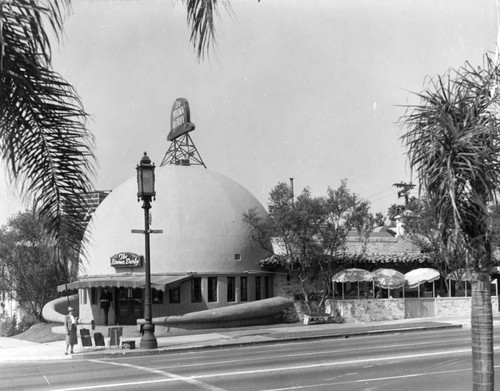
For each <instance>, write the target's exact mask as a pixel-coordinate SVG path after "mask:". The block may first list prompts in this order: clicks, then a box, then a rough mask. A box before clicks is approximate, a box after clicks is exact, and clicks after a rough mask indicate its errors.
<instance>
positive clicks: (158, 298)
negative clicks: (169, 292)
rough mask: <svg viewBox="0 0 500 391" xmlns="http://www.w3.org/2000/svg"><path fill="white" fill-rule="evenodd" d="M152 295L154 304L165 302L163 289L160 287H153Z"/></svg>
mask: <svg viewBox="0 0 500 391" xmlns="http://www.w3.org/2000/svg"><path fill="white" fill-rule="evenodd" d="M151 297H152V299H153V300H152V301H153V304H163V291H161V290H159V289H155V288H153V289H151Z"/></svg>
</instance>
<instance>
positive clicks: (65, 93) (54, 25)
mask: <svg viewBox="0 0 500 391" xmlns="http://www.w3.org/2000/svg"><path fill="white" fill-rule="evenodd" d="M70 3H71V1H70V0H0V78H1V79H0V83H1V89H0V153H1V156H2V159H3V161H4V162H5V163H6V166H7V170H8V173H9V174H10V177H11V179H12V180H13V181H14V180H15V181H17V182H18V184H19V185H20V191H21V194H22V195H23V197H24V199H25V200H28V201H31V202H32V203H34V204H36V205H37V206H38V208H37V209H38V212H39V215H40V217H41V218H42V219H43V221H44V222H45V228H46V230H47V232H48V233H49V235H50V236H51V238H52V239H53V240H55V242H56V243H57V248H58V251H57V254H74V253H75V252H74V251H79V246H80V243H81V238H82V230H83V227H82V219H81V213H80V212H79V211H81V210H82V209H85V205H84V203H85V198H84V196H83V194H84V193H86V192H87V191H89V190H90V189H91V187H92V178H93V176H94V173H95V158H94V140H93V136H92V134H91V133H90V132H89V130H88V129H87V127H86V117H87V114H86V113H85V111H84V109H83V105H82V102H81V101H80V99H79V97H78V94H77V92H76V91H75V89H74V88H73V87H72V86H71V85H70V84H69V83H68V82H67V81H66V80H64V78H63V77H62V76H61V75H59V74H58V73H57V72H54V71H53V69H52V67H51V42H50V40H49V35H50V34H53V35H54V36H55V39H56V40H58V39H59V37H60V35H61V33H62V32H63V22H64V19H65V18H66V16H67V15H68V13H69V11H70ZM184 4H185V5H186V8H187V15H188V23H189V25H190V27H191V31H192V32H191V42H192V44H193V45H194V47H195V48H196V53H197V56H198V58H201V57H203V56H204V53H206V52H207V51H208V50H209V48H210V46H211V43H212V42H213V41H214V24H213V16H214V13H215V12H216V10H217V0H184ZM46 26H49V27H48V28H46ZM82 207H83V208H82ZM58 258H60V257H58ZM63 258H64V256H63Z"/></svg>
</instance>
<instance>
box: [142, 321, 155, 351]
mask: <svg viewBox="0 0 500 391" xmlns="http://www.w3.org/2000/svg"><path fill="white" fill-rule="evenodd" d="M147 326H149V325H144V334H143V336H142V338H141V343H140V347H141V349H156V348H157V347H158V341H157V340H156V337H155V335H154V333H153V332H152V331H151V330H150V329H149V328H147Z"/></svg>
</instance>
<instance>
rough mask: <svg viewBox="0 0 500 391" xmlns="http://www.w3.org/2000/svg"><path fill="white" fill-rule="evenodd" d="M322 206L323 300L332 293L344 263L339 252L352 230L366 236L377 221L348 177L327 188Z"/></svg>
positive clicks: (319, 231) (320, 230) (319, 262)
mask: <svg viewBox="0 0 500 391" xmlns="http://www.w3.org/2000/svg"><path fill="white" fill-rule="evenodd" d="M322 206H323V210H322V220H321V222H320V224H319V228H318V237H319V240H320V242H321V245H322V248H323V249H322V255H321V257H318V258H317V261H318V266H319V268H320V270H321V277H322V280H323V295H322V297H321V304H323V303H324V302H325V299H326V298H327V297H329V296H331V294H332V277H333V275H334V274H335V273H336V272H337V271H338V269H339V267H340V266H341V265H339V263H338V257H337V256H336V255H337V254H338V253H339V252H340V251H341V250H344V247H345V243H346V241H347V237H348V235H349V232H351V231H354V230H355V231H357V232H358V233H359V234H361V236H362V237H364V238H365V239H367V238H368V235H369V234H370V232H371V231H372V230H373V224H374V218H373V216H372V215H371V213H370V205H369V203H368V202H367V201H363V200H361V199H359V198H358V197H357V196H356V194H353V193H351V191H350V190H349V189H348V188H347V181H346V180H342V181H341V184H340V186H339V187H338V188H337V189H335V190H333V189H331V188H328V189H327V195H326V197H325V198H323V199H322ZM365 243H366V242H365Z"/></svg>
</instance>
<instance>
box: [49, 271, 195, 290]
mask: <svg viewBox="0 0 500 391" xmlns="http://www.w3.org/2000/svg"><path fill="white" fill-rule="evenodd" d="M191 277H192V275H191V274H182V275H179V274H176V275H153V276H151V287H153V288H155V289H160V290H165V289H166V287H167V285H172V284H175V283H181V282H182V281H185V280H188V279H190V278H191ZM145 284H146V281H145V277H144V274H142V275H140V274H139V275H137V274H134V275H107V276H93V277H81V278H80V279H79V280H78V281H73V282H68V283H67V284H62V285H58V287H57V290H58V292H64V291H66V290H72V289H79V288H95V287H105V286H108V287H117V288H121V287H124V288H143V287H144V285H145Z"/></svg>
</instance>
